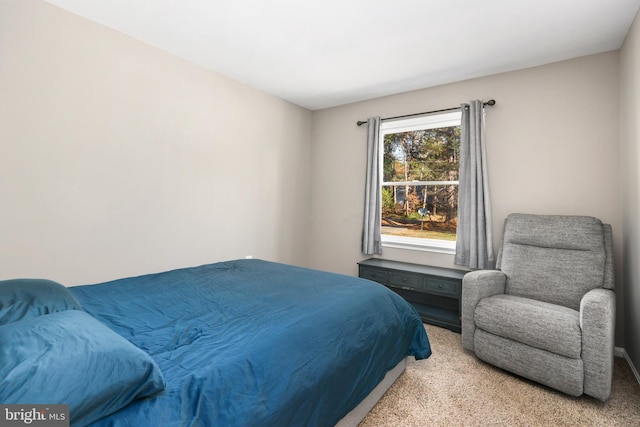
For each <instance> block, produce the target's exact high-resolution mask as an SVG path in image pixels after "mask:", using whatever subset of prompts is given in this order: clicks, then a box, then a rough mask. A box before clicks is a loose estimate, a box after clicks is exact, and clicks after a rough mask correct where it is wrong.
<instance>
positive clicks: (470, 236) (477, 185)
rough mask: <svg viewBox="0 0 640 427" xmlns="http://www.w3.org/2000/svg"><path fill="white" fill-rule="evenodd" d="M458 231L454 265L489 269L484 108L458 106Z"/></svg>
mask: <svg viewBox="0 0 640 427" xmlns="http://www.w3.org/2000/svg"><path fill="white" fill-rule="evenodd" d="M460 107H461V109H462V121H461V132H460V173H459V182H460V184H459V187H458V229H457V238H456V254H455V258H454V263H455V264H457V265H462V266H465V267H469V268H471V269H493V268H494V265H495V258H494V255H493V243H492V241H493V236H492V224H491V202H490V199H489V181H488V175H487V155H486V149H485V137H484V106H483V103H482V101H479V100H475V101H471V102H470V103H469V104H462V105H461V106H460Z"/></svg>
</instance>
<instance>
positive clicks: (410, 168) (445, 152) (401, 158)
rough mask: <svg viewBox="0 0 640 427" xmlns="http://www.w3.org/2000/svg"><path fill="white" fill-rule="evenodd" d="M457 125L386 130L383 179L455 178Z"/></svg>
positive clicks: (456, 173)
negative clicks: (408, 130) (396, 130)
mask: <svg viewBox="0 0 640 427" xmlns="http://www.w3.org/2000/svg"><path fill="white" fill-rule="evenodd" d="M459 155H460V126H450V127H444V128H435V129H424V130H416V131H410V132H398V133H387V134H385V135H384V140H383V165H384V166H383V180H384V181H385V182H407V181H457V180H458V163H459Z"/></svg>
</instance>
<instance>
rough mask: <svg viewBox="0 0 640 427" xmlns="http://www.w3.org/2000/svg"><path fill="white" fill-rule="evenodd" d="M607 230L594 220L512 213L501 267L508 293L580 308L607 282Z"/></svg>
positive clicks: (508, 219) (590, 218)
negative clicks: (605, 233) (591, 291)
mask: <svg viewBox="0 0 640 427" xmlns="http://www.w3.org/2000/svg"><path fill="white" fill-rule="evenodd" d="M603 230H604V228H603V224H602V222H601V221H600V220H598V219H597V218H592V217H585V216H566V215H530V214H511V215H509V216H508V217H507V219H506V221H505V229H504V239H503V244H502V249H501V256H500V265H499V268H500V269H501V270H502V271H503V272H504V273H505V275H506V277H507V282H506V293H507V294H510V295H516V296H521V297H525V298H533V299H536V300H539V301H544V302H548V303H552V304H560V305H563V306H565V307H569V308H572V309H574V310H579V308H580V300H581V299H582V296H583V295H584V294H585V293H587V292H588V291H590V290H591V289H595V288H601V287H603V284H604V279H605V262H606V260H607V251H606V249H605V237H604V231H603Z"/></svg>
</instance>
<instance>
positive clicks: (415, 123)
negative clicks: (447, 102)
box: [378, 110, 462, 255]
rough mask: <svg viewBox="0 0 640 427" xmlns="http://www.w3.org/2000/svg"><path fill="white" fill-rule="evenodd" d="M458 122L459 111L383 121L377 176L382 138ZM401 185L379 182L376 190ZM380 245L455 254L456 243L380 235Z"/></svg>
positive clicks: (382, 161) (455, 182) (381, 156)
mask: <svg viewBox="0 0 640 427" xmlns="http://www.w3.org/2000/svg"><path fill="white" fill-rule="evenodd" d="M461 120H462V112H461V111H460V110H457V111H453V112H445V113H437V114H430V115H424V116H418V117H411V118H403V119H397V120H388V121H383V122H382V123H381V124H380V165H379V167H380V176H382V177H383V176H384V174H383V173H382V171H383V164H384V156H383V152H384V136H385V135H386V134H389V133H400V132H410V131H414V130H422V129H434V128H441V127H449V126H460V123H461ZM385 184H386V185H389V184H393V185H402V184H403V183H402V182H382V184H381V185H380V188H379V189H378V191H380V192H381V193H382V187H383V186H384V185H385ZM444 184H455V185H459V182H458V181H414V182H411V185H444ZM381 240H382V246H383V247H388V248H399V249H409V250H417V251H428V252H437V253H444V254H451V255H453V254H455V252H456V242H455V240H454V241H451V240H440V239H426V238H420V237H405V236H392V235H388V234H381Z"/></svg>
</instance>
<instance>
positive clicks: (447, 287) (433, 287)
mask: <svg viewBox="0 0 640 427" xmlns="http://www.w3.org/2000/svg"><path fill="white" fill-rule="evenodd" d="M459 286H460V284H459V283H457V282H449V281H446V280H438V279H432V278H426V279H424V283H423V284H422V288H423V289H424V290H425V291H428V292H432V293H434V294H441V295H451V296H458V295H460V291H459V289H458V287H459Z"/></svg>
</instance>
